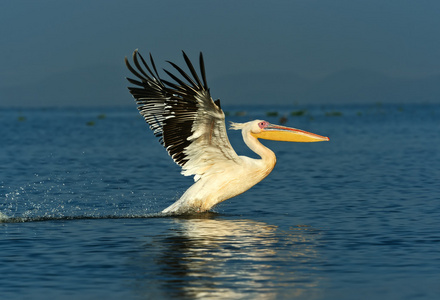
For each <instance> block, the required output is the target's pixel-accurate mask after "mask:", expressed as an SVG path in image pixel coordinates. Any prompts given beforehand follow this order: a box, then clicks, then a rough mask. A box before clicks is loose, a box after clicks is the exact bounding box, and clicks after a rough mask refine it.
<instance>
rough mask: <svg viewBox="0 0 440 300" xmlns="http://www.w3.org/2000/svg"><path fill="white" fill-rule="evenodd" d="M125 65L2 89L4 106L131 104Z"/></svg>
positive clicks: (74, 72)
mask: <svg viewBox="0 0 440 300" xmlns="http://www.w3.org/2000/svg"><path fill="white" fill-rule="evenodd" d="M126 74H127V72H126V70H125V69H124V66H120V67H116V66H103V65H98V66H90V67H87V68H81V69H76V70H72V71H69V72H63V73H58V74H56V75H53V76H50V77H48V78H46V79H44V80H42V81H40V82H35V83H33V84H26V85H17V86H12V87H3V88H1V89H0V102H1V104H0V105H2V106H105V105H121V104H122V105H123V104H127V105H129V104H130V102H129V100H130V99H131V96H130V94H129V93H128V91H127V81H126V80H125V78H124V77H125V75H126Z"/></svg>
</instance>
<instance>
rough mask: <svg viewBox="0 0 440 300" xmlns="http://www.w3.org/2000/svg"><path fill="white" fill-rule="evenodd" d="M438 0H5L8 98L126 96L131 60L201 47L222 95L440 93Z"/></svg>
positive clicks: (294, 99) (324, 97)
mask: <svg viewBox="0 0 440 300" xmlns="http://www.w3.org/2000/svg"><path fill="white" fill-rule="evenodd" d="M439 12H440V1H437V0H435V1H424V0H420V1H405V0H389V1H384V0H368V1H360V0H332V1H329V0H290V1H260V0H252V1H232V0H221V1H217V0H211V1H190V0H187V1H177V0H175V1H167V0H165V1H164V0H161V1H133V0H125V1H114V0H95V1H81V0H74V1H70V0H63V1H48V0H40V1H22V0H17V1H1V2H0V37H1V39H2V41H1V44H0V47H1V48H0V65H1V68H0V107H2V106H3V107H5V106H16V107H22V106H23V107H24V106H82V105H92V106H103V105H126V104H127V105H129V104H131V103H130V101H132V99H131V97H130V95H129V94H128V92H127V89H126V86H127V82H126V81H125V77H127V76H129V72H128V71H127V70H126V68H125V66H124V62H123V59H124V57H125V56H130V55H131V53H132V52H133V50H134V49H139V51H140V52H141V53H143V54H144V55H145V56H146V55H148V53H149V52H151V53H152V54H153V56H154V58H155V61H156V65H157V66H158V67H160V68H166V69H170V68H169V65H167V64H166V62H165V61H166V60H170V61H173V62H176V63H178V64H183V59H182V55H181V50H184V51H185V52H186V53H187V54H188V55H189V56H190V57H191V58H192V59H193V60H194V61H195V62H197V59H198V53H199V52H200V51H202V52H203V54H204V58H205V64H206V69H207V70H206V71H207V77H208V84H209V85H210V88H211V94H212V96H213V98H221V100H222V104H225V103H226V104H233V103H234V104H236V103H243V104H248V103H250V104H251V103H255V104H267V103H274V104H289V103H298V102H299V103H339V102H344V103H345V102H351V101H352V102H369V101H371V102H374V101H382V102H399V101H403V102H417V101H421V102H440V88H439V86H440V18H439Z"/></svg>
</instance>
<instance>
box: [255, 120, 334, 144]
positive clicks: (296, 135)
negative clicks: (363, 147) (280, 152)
mask: <svg viewBox="0 0 440 300" xmlns="http://www.w3.org/2000/svg"><path fill="white" fill-rule="evenodd" d="M252 135H253V136H254V137H256V138H259V139H265V140H273V141H284V142H303V143H310V142H323V141H329V140H330V139H329V138H328V137H326V136H322V135H317V134H314V133H311V132H307V131H304V130H300V129H296V128H290V127H285V126H279V125H274V124H269V126H267V127H265V128H263V129H262V130H261V132H260V133H252Z"/></svg>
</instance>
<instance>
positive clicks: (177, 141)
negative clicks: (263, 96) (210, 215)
mask: <svg viewBox="0 0 440 300" xmlns="http://www.w3.org/2000/svg"><path fill="white" fill-rule="evenodd" d="M183 57H184V59H185V62H186V64H187V66H188V69H189V71H190V73H191V75H192V77H191V76H189V75H188V74H187V73H185V72H184V71H183V70H182V69H181V68H180V67H178V66H177V65H175V64H174V63H172V62H168V63H169V64H171V66H172V67H173V68H174V69H175V70H177V71H178V73H179V74H180V75H181V76H182V77H183V78H184V79H185V80H186V81H187V82H185V81H184V80H182V79H180V78H179V77H177V76H176V75H174V74H172V73H170V72H169V71H167V70H164V71H165V72H166V73H167V74H168V75H169V76H170V78H172V79H173V80H174V81H175V82H169V81H166V80H163V79H161V78H160V77H159V74H158V72H157V69H156V66H155V64H154V61H153V58H152V56H151V54H150V62H151V67H150V66H149V65H148V64H147V63H146V61H145V60H144V59H143V57H142V56H141V55H140V54H139V53H138V52H137V50H136V51H134V53H133V63H134V67H132V66H131V65H130V63H129V62H128V59H127V58H125V63H126V65H127V67H128V69H129V70H130V71H131V72H132V73H133V74H134V75H135V76H136V77H137V78H138V79H139V80H140V81H139V80H133V79H130V78H127V80H128V81H129V82H130V83H132V84H134V85H135V86H136V87H129V88H128V89H129V90H130V93H131V94H132V95H133V97H134V98H135V99H136V103H137V104H138V105H139V106H138V109H139V111H140V113H141V115H142V116H143V117H144V118H145V120H146V122H147V123H148V124H149V125H150V128H151V130H153V132H154V135H156V136H157V137H159V140H160V142H161V144H162V145H164V147H165V148H166V150H167V151H168V153H169V154H170V156H171V157H172V158H173V160H174V161H175V162H176V163H177V164H178V165H180V166H181V167H182V174H183V175H186V176H188V175H196V176H195V178H194V179H195V180H198V179H199V178H200V177H201V176H202V175H203V174H205V173H207V172H214V171H215V170H216V169H217V168H218V167H220V165H222V163H240V159H239V158H238V156H237V154H236V153H235V151H234V149H233V148H232V146H231V144H230V143H229V139H228V136H227V133H226V127H225V115H224V113H223V111H222V110H221V108H220V100H217V101H215V102H214V101H213V100H212V98H211V96H210V94H209V89H208V85H207V83H206V76H205V67H204V62H203V56H202V53H200V71H201V75H202V80H203V83H202V81H200V79H199V77H198V75H197V72H196V71H195V69H194V67H193V65H192V63H191V61H190V60H189V58H188V57H187V55H186V54H185V52H183ZM216 165H217V168H216Z"/></svg>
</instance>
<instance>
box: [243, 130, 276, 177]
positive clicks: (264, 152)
mask: <svg viewBox="0 0 440 300" xmlns="http://www.w3.org/2000/svg"><path fill="white" fill-rule="evenodd" d="M242 135H243V140H244V142H245V143H246V145H247V146H248V147H249V149H251V150H252V151H254V152H255V153H257V154H258V155H259V156H260V157H261V160H262V161H263V162H264V163H265V164H268V165H270V166H271V167H272V168H271V170H272V169H273V167H274V166H275V163H276V161H277V159H276V157H275V153H273V151H272V150H270V149H269V148H267V147H266V146H264V145H263V144H262V143H260V141H259V140H258V139H257V138H255V137H253V136H252V135H251V134H250V132H249V131H245V130H243V131H242Z"/></svg>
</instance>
